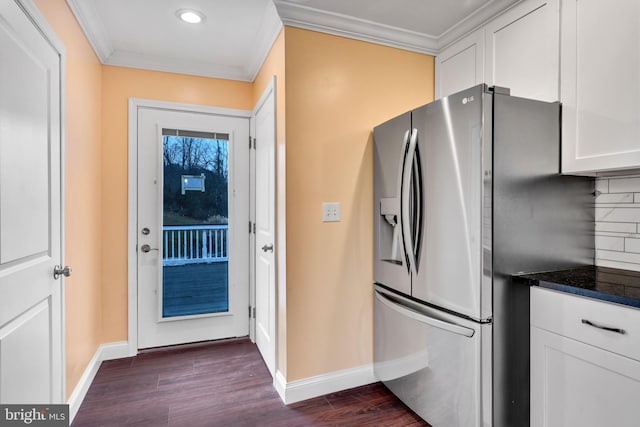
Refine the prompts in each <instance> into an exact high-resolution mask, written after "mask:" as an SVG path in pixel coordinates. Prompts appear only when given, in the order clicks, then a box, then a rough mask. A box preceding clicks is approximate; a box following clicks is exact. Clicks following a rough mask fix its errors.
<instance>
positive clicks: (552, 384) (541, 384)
mask: <svg viewBox="0 0 640 427" xmlns="http://www.w3.org/2000/svg"><path fill="white" fill-rule="evenodd" d="M639 320H640V310H636V309H633V308H627V307H624V306H618V305H615V304H609V303H606V302H600V301H596V300H591V299H587V298H582V297H577V296H573V295H569V294H564V293H559V292H555V291H549V290H545V289H540V288H536V287H534V288H532V289H531V426H532V427H542V426H544V427H572V426H576V427H601V426H616V427H632V426H633V427H635V426H638V425H640V355H639V354H638V353H639V351H638V349H639V347H640V336H639V335H638V327H639V325H640V323H639ZM585 321H586V322H589V323H590V324H589V323H585ZM598 326H604V327H610V328H615V329H621V330H623V331H624V333H620V332H614V331H611V330H606V329H600V328H599V327H598ZM613 350H615V351H613Z"/></svg>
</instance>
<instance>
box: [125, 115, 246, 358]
mask: <svg viewBox="0 0 640 427" xmlns="http://www.w3.org/2000/svg"><path fill="white" fill-rule="evenodd" d="M137 120H138V191H137V194H138V218H137V223H138V230H137V261H138V264H137V267H138V348H148V347H158V346H164V345H173V344H180V343H187V342H196V341H205V340H212V339H220V338H228V337H237V336H245V335H247V334H248V332H249V316H248V313H247V306H248V305H249V274H248V271H249V262H248V260H249V238H248V232H247V223H248V221H249V171H248V168H249V148H248V139H249V119H248V118H241V117H229V116H222V115H213V114H203V113H196V112H187V111H176V110H169V109H156V108H145V107H138V111H137Z"/></svg>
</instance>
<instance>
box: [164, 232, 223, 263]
mask: <svg viewBox="0 0 640 427" xmlns="http://www.w3.org/2000/svg"><path fill="white" fill-rule="evenodd" d="M228 231H229V226H228V225H186V226H177V225H170V226H164V227H162V249H163V252H162V254H163V255H162V264H163V265H183V264H198V263H208V262H225V261H228V260H229V234H228Z"/></svg>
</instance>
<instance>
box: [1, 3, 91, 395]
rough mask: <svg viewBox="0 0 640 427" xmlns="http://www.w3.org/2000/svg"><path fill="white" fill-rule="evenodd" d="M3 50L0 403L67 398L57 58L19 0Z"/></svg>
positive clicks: (8, 16) (8, 12)
mask: <svg viewBox="0 0 640 427" xmlns="http://www.w3.org/2000/svg"><path fill="white" fill-rule="evenodd" d="M0 52H2V59H0V378H1V379H2V380H1V381H0V402H2V403H62V402H63V400H64V381H63V373H64V369H63V345H62V343H63V335H62V324H63V323H62V315H63V313H62V298H63V295H62V281H61V280H54V277H53V270H54V267H55V266H56V264H58V263H60V260H61V257H62V251H61V243H62V234H61V208H62V204H61V173H60V148H61V126H60V123H61V115H60V95H61V92H60V88H61V87H60V77H61V76H60V56H59V54H58V52H57V50H56V49H55V48H54V47H53V46H52V45H51V44H49V42H48V41H47V40H46V39H45V38H44V37H43V36H42V34H41V33H40V31H39V29H38V28H36V27H35V26H34V24H33V23H32V22H31V20H30V19H29V17H27V15H26V14H25V13H24V12H23V10H22V9H21V8H20V7H19V6H18V5H17V4H16V3H15V2H14V1H3V2H0ZM78 178H81V177H78Z"/></svg>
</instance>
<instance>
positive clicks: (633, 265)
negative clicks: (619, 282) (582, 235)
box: [595, 175, 640, 271]
mask: <svg viewBox="0 0 640 427" xmlns="http://www.w3.org/2000/svg"><path fill="white" fill-rule="evenodd" d="M596 194H597V196H596V205H595V216H596V223H595V227H596V229H595V234H596V265H599V266H603V267H614V268H623V269H626V270H635V271H640V175H637V176H624V177H610V178H598V179H596Z"/></svg>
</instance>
